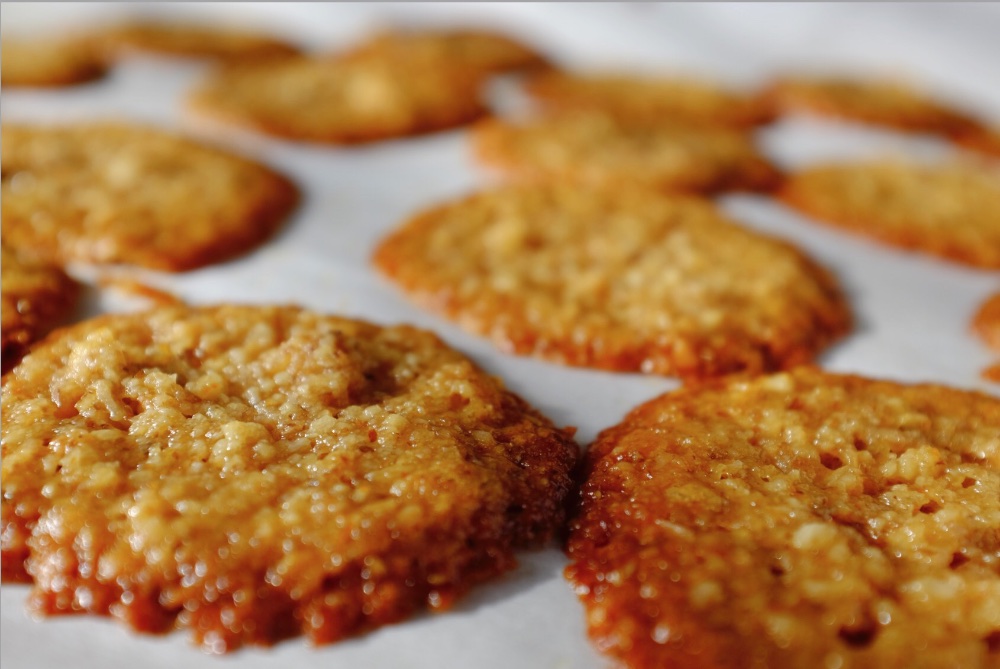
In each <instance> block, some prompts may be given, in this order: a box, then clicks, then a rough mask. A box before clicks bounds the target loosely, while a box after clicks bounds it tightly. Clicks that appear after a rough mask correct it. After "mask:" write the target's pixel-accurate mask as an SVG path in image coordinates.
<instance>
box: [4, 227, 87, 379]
mask: <svg viewBox="0 0 1000 669" xmlns="http://www.w3.org/2000/svg"><path fill="white" fill-rule="evenodd" d="M0 254H2V258H0V274H2V275H3V279H2V294H3V299H2V307H3V314H2V321H3V324H2V326H0V338H2V342H3V369H4V371H6V370H7V369H9V368H10V366H11V365H12V364H13V363H14V362H16V360H17V358H18V357H20V354H21V353H22V352H23V351H24V349H25V348H26V347H27V346H28V345H29V344H30V343H32V342H33V341H35V340H36V339H38V338H39V337H40V336H42V335H43V334H45V332H46V331H47V330H48V329H49V328H50V327H52V326H53V325H55V324H56V323H57V322H58V321H59V320H60V319H61V318H62V317H63V316H65V315H66V314H67V312H69V311H70V310H71V309H72V307H73V305H74V303H75V302H76V298H77V296H78V295H79V292H80V290H79V288H80V287H79V285H78V284H77V283H76V282H75V281H73V279H71V278H70V277H68V276H67V275H66V273H65V272H63V271H62V270H61V269H60V268H58V267H56V266H54V265H50V264H48V263H42V262H36V261H32V260H28V259H26V258H24V257H22V256H21V255H20V254H18V253H16V252H14V251H13V250H12V249H10V248H8V247H7V246H6V245H0Z"/></svg>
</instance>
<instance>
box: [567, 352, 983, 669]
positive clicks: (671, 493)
mask: <svg viewBox="0 0 1000 669" xmlns="http://www.w3.org/2000/svg"><path fill="white" fill-rule="evenodd" d="M584 469H585V477H586V481H585V483H584V484H583V488H582V493H581V506H580V510H579V514H578V515H577V517H576V518H575V519H573V520H571V522H570V537H569V541H568V553H569V556H570V559H571V564H570V565H569V567H567V572H566V574H567V577H568V578H569V579H570V580H571V581H572V582H573V584H574V586H575V589H576V591H577V593H578V595H579V597H580V598H581V599H582V601H583V602H584V604H585V606H586V609H587V624H588V627H589V632H590V634H591V636H592V638H593V640H594V642H595V644H596V645H597V646H598V647H599V648H600V649H602V650H603V651H605V652H607V653H608V654H610V655H612V656H614V657H615V658H617V659H619V660H621V661H622V662H624V663H625V665H627V666H629V667H633V668H645V667H692V668H694V669H699V668H702V667H713V668H720V669H721V668H723V667H748V668H758V667H759V668H765V667H803V668H804V667H832V666H836V667H844V668H845V669H849V668H856V667H889V666H893V667H919V668H923V669H929V668H931V667H935V668H944V667H968V668H970V669H972V668H986V667H997V666H998V655H997V654H998V652H1000V647H998V639H1000V537H998V534H997V528H1000V400H997V399H996V398H993V397H989V396H987V395H981V394H976V393H972V392H965V391H959V390H954V389H950V388H945V387H941V386H910V387H907V386H902V385H899V384H896V383H889V382H880V381H873V380H868V379H863V378H859V377H849V376H835V375H831V374H825V373H822V372H820V371H818V370H813V369H809V368H799V369H798V370H795V371H793V372H791V373H783V374H776V375H772V376H766V377H758V378H756V379H753V380H749V381H748V380H735V381H732V380H731V381H729V382H725V383H724V382H716V383H709V384H699V385H695V386H689V387H686V388H685V389H682V390H679V391H677V392H674V393H669V394H667V395H664V396H661V397H659V398H657V399H655V400H653V401H650V402H648V403H646V404H644V405H642V406H640V407H639V408H637V409H635V410H634V411H633V412H632V413H631V414H629V415H628V417H626V418H625V420H624V421H623V422H622V423H621V424H619V425H617V426H615V427H613V428H610V429H608V430H606V431H605V432H603V433H602V434H601V435H600V436H599V437H598V439H597V441H596V442H595V444H594V445H593V446H592V447H591V448H590V451H589V452H588V455H587V460H586V464H585V467H584Z"/></svg>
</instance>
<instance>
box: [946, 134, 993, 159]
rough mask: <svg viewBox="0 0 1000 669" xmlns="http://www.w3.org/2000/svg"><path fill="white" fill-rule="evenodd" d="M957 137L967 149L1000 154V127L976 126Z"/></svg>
mask: <svg viewBox="0 0 1000 669" xmlns="http://www.w3.org/2000/svg"><path fill="white" fill-rule="evenodd" d="M955 139H956V141H957V142H958V143H959V144H960V145H962V146H964V147H965V148H967V149H972V150H973V151H979V152H981V153H986V154H989V155H993V156H1000V128H974V129H972V130H970V131H968V132H965V133H962V134H960V135H958V136H957V137H956V138H955Z"/></svg>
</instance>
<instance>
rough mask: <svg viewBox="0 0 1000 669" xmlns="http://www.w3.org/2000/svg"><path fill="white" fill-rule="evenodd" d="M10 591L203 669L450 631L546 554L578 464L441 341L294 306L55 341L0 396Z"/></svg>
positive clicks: (214, 311) (103, 329)
mask: <svg viewBox="0 0 1000 669" xmlns="http://www.w3.org/2000/svg"><path fill="white" fill-rule="evenodd" d="M3 416H4V420H3V458H2V466H3V486H4V495H3V532H2V539H3V543H2V548H3V576H4V578H11V577H13V576H16V575H18V574H17V568H18V567H19V566H21V567H23V570H22V573H21V574H20V575H21V576H25V575H27V576H29V577H30V578H32V579H33V581H34V586H33V589H32V594H31V596H30V600H29V606H30V607H31V609H32V610H33V611H35V612H36V613H42V614H58V613H82V612H86V613H93V614H100V615H111V616H114V617H115V618H118V619H119V620H120V621H122V622H124V623H126V624H127V625H129V626H131V627H133V628H135V629H137V630H141V631H160V630H165V629H168V628H170V627H178V628H187V629H190V630H191V633H192V635H193V636H194V638H195V640H196V641H197V642H199V643H201V644H202V645H203V646H204V647H205V649H206V650H208V651H211V652H224V651H227V650H230V649H232V648H235V647H237V646H239V645H240V644H245V643H248V644H269V643H272V642H274V641H277V640H279V639H281V638H283V637H286V636H290V635H295V634H305V635H308V636H309V637H310V638H311V639H312V641H314V642H316V643H327V642H332V641H335V640H337V639H340V638H341V637H343V636H345V635H348V634H353V633H356V632H359V631H361V630H365V629H368V628H371V627H374V626H377V625H381V624H385V623H389V622H393V621H397V620H400V619H401V618H403V617H405V616H406V615H408V614H410V613H411V612H413V611H414V610H416V609H418V608H421V607H423V606H425V605H426V606H429V607H430V608H432V609H443V608H446V607H447V606H449V605H450V604H451V602H452V601H453V600H454V598H455V597H456V596H458V595H460V594H461V593H462V592H464V591H465V590H466V589H468V588H469V587H470V586H472V585H473V584H475V583H477V582H479V581H482V580H484V579H487V578H490V577H493V576H495V575H497V574H499V573H501V572H504V571H506V570H507V569H509V568H510V567H511V566H512V565H513V564H514V556H513V550H514V549H515V548H521V547H524V546H529V545H536V544H538V543H540V542H543V541H545V540H547V539H548V538H549V537H551V536H552V535H553V533H554V532H555V530H556V528H558V527H560V526H561V524H562V521H563V520H564V497H565V496H566V495H567V494H568V492H569V490H570V488H571V479H570V471H571V469H572V467H573V464H574V461H575V459H576V455H577V447H576V445H575V444H574V443H573V441H572V440H571V439H570V438H569V434H568V432H565V431H561V430H558V429H556V428H554V427H553V426H552V424H551V423H549V422H548V421H547V420H546V419H544V418H543V417H542V416H540V415H539V414H538V413H536V412H535V411H534V410H533V409H532V408H531V407H529V406H528V405H527V404H526V403H525V402H524V401H522V400H521V399H519V398H517V397H516V396H514V395H513V394H511V393H509V392H507V391H505V390H504V389H503V387H502V384H501V383H500V382H499V381H498V380H496V379H495V378H493V377H491V376H490V375H488V374H486V373H484V372H483V371H481V370H479V369H478V368H477V367H476V366H475V365H474V364H473V363H472V362H470V361H469V360H468V359H466V358H465V357H464V356H462V355H461V354H459V353H457V352H455V351H453V350H452V349H450V348H448V347H447V346H445V345H444V344H443V343H442V342H441V341H440V340H439V339H437V338H436V337H435V336H434V335H432V334H430V333H428V332H425V331H421V330H417V329H415V328H412V327H408V326H397V327H378V326H375V325H372V324H368V323H364V322H359V321H353V320H346V319H342V318H336V317H333V316H325V315H320V314H316V313H311V312H308V311H304V310H301V309H297V308H293V307H253V306H222V307H210V308H197V309H192V308H187V307H169V308H160V309H157V310H154V311H150V312H147V313H141V314H132V315H113V316H105V317H100V318H98V319H95V320H92V321H89V322H85V323H82V324H79V325H77V326H75V327H72V328H69V329H66V330H62V331H60V332H59V333H56V334H53V335H52V336H50V338H49V339H48V340H47V341H46V342H44V343H43V344H40V345H38V346H37V347H36V348H35V349H34V350H33V352H32V353H31V354H30V355H28V356H26V357H25V359H24V360H23V361H22V363H21V365H20V366H18V367H16V368H15V369H14V371H13V372H11V373H10V374H8V376H7V377H6V379H5V383H4V385H3Z"/></svg>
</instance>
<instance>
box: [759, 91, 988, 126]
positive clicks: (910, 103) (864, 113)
mask: <svg viewBox="0 0 1000 669" xmlns="http://www.w3.org/2000/svg"><path fill="white" fill-rule="evenodd" d="M765 97H767V98H769V99H770V100H772V102H773V104H774V106H775V107H776V108H777V109H779V110H781V111H782V112H785V113H788V112H808V113H813V114H818V115H822V116H831V117H835V118H840V119H844V120H849V121H859V122H862V123H870V124H873V125H881V126H886V127H889V128H894V129H897V130H906V131H911V132H933V133H941V134H945V135H951V134H955V133H957V132H960V131H963V130H967V129H968V128H971V127H973V126H974V125H975V123H974V122H973V120H972V119H971V118H970V117H969V116H967V115H965V114H963V113H961V112H959V111H958V110H955V109H951V108H949V107H948V106H947V105H945V104H942V103H940V102H938V101H936V100H934V99H932V98H931V97H930V96H928V95H926V94H924V93H922V92H920V91H918V90H916V89H915V88H913V87H911V86H910V85H908V84H905V83H902V82H899V81H892V80H877V79H876V80H861V79H850V78H838V77H832V78H821V77H816V78H790V79H782V80H779V81H777V82H775V83H774V84H772V85H771V87H770V88H769V89H768V91H767V92H766V93H765Z"/></svg>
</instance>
